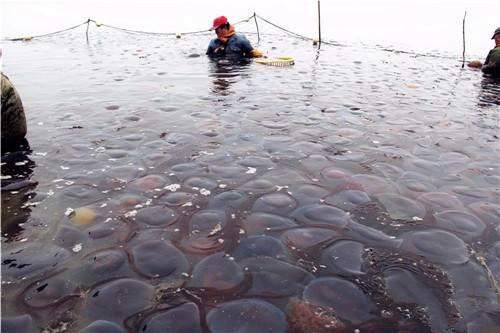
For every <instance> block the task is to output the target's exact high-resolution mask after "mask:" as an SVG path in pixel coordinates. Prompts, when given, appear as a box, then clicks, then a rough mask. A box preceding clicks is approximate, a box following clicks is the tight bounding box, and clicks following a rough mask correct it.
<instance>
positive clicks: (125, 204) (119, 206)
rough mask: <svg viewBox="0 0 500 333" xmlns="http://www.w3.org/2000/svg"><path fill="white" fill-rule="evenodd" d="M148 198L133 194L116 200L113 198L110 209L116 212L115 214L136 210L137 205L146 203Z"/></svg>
mask: <svg viewBox="0 0 500 333" xmlns="http://www.w3.org/2000/svg"><path fill="white" fill-rule="evenodd" d="M146 200H147V199H146V198H145V197H143V196H141V195H138V194H133V193H125V194H122V195H120V196H118V197H116V198H113V199H112V200H111V201H110V202H109V203H108V206H109V209H110V210H113V211H116V212H115V213H118V212H122V211H126V210H130V209H134V208H135V206H136V205H138V204H141V203H144V202H146Z"/></svg>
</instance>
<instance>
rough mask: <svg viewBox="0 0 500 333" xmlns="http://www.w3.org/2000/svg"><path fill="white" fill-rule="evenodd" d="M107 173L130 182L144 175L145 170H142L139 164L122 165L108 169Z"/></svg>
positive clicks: (109, 175)
mask: <svg viewBox="0 0 500 333" xmlns="http://www.w3.org/2000/svg"><path fill="white" fill-rule="evenodd" d="M105 174H106V176H108V177H111V178H115V179H116V180H119V181H124V182H130V181H132V180H134V179H137V178H139V177H142V176H144V174H145V172H144V171H141V170H140V168H138V167H137V165H121V166H117V167H113V168H110V169H108V170H106V172H105Z"/></svg>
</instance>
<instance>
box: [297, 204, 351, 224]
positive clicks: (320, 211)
mask: <svg viewBox="0 0 500 333" xmlns="http://www.w3.org/2000/svg"><path fill="white" fill-rule="evenodd" d="M291 216H292V217H293V218H295V219H296V220H297V221H298V222H300V223H304V224H310V225H325V226H329V227H336V228H339V229H341V228H343V227H345V226H346V225H347V224H348V223H349V222H350V218H349V215H347V214H346V212H344V211H343V210H341V209H338V208H335V207H332V206H329V205H322V204H318V205H308V206H302V207H299V208H298V209H296V210H295V211H294V212H292V214H291Z"/></svg>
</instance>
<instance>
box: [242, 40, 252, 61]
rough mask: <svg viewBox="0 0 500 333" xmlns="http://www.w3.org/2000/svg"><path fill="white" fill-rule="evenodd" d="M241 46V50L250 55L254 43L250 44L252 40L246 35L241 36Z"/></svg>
mask: <svg viewBox="0 0 500 333" xmlns="http://www.w3.org/2000/svg"><path fill="white" fill-rule="evenodd" d="M240 47H241V50H242V51H243V52H244V53H245V54H247V55H249V56H250V54H251V52H252V50H253V47H252V44H250V41H249V40H248V39H247V38H246V37H245V36H241V39H240Z"/></svg>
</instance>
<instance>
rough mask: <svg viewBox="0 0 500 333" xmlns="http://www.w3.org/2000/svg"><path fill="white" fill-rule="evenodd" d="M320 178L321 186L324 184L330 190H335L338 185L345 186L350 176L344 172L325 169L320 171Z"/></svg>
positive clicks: (331, 168)
mask: <svg viewBox="0 0 500 333" xmlns="http://www.w3.org/2000/svg"><path fill="white" fill-rule="evenodd" d="M320 177H321V184H324V185H325V186H328V187H329V188H331V189H335V188H336V187H338V186H340V185H344V184H347V182H349V180H350V178H351V175H350V174H349V173H348V172H346V171H344V170H341V169H337V168H335V167H327V168H325V169H323V170H322V171H321V173H320Z"/></svg>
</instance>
